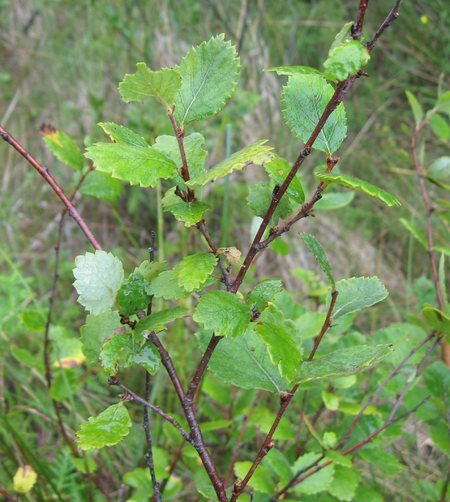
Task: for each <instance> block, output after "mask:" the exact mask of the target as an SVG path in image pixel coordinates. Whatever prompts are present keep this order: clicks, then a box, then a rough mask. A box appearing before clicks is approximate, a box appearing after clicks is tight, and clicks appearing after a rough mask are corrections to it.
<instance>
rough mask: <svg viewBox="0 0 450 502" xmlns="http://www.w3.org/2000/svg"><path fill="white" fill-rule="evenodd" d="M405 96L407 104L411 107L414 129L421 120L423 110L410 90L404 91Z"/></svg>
mask: <svg viewBox="0 0 450 502" xmlns="http://www.w3.org/2000/svg"><path fill="white" fill-rule="evenodd" d="M405 94H406V97H407V98H408V102H409V106H410V107H411V110H412V112H413V115H414V120H415V122H416V129H417V128H418V127H419V125H420V124H421V122H422V120H423V110H422V107H421V106H420V103H419V101H418V100H417V98H416V96H414V94H413V93H412V92H410V91H405Z"/></svg>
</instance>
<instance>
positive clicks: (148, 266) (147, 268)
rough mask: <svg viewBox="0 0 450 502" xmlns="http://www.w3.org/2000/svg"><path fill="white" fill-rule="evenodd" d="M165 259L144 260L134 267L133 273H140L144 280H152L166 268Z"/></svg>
mask: <svg viewBox="0 0 450 502" xmlns="http://www.w3.org/2000/svg"><path fill="white" fill-rule="evenodd" d="M168 264H169V262H167V261H152V262H149V261H148V260H144V261H143V262H142V263H141V264H140V265H139V267H136V268H135V269H134V273H135V274H141V275H142V276H143V277H144V278H145V280H146V281H148V282H152V281H153V279H155V278H156V277H158V275H159V274H161V273H162V272H164V271H165V270H166V269H167V265H168Z"/></svg>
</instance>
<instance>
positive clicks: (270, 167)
mask: <svg viewBox="0 0 450 502" xmlns="http://www.w3.org/2000/svg"><path fill="white" fill-rule="evenodd" d="M273 157H274V159H273V160H272V161H270V162H266V163H265V164H264V169H265V170H266V172H267V174H268V175H269V176H270V177H271V178H272V179H273V180H274V181H275V183H277V184H278V185H280V186H281V185H282V184H283V182H284V180H285V179H286V178H287V175H288V174H289V172H290V171H291V166H290V165H289V163H288V162H287V161H286V160H284V159H283V158H281V157H279V156H278V155H274V156H273ZM286 193H287V195H289V197H291V198H292V199H294V200H295V202H298V203H299V204H303V202H304V201H305V192H304V191H303V187H302V184H301V183H300V180H299V179H298V178H297V176H294V178H293V179H292V181H291V182H290V184H289V186H288V188H287V190H286Z"/></svg>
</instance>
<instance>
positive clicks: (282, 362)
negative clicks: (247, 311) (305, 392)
mask: <svg viewBox="0 0 450 502" xmlns="http://www.w3.org/2000/svg"><path fill="white" fill-rule="evenodd" d="M258 321H259V322H258V325H257V326H256V328H255V331H256V333H258V335H259V336H260V337H261V339H262V341H263V342H264V343H265V344H266V345H267V350H268V351H269V355H270V359H271V360H272V364H274V365H275V366H278V369H279V370H280V375H281V376H282V377H284V378H286V379H287V380H289V381H290V382H291V381H292V380H293V379H294V378H295V375H296V374H298V373H299V372H300V361H301V360H302V356H301V354H300V352H299V351H298V349H297V347H296V344H295V343H294V340H295V338H296V328H295V324H294V322H293V321H292V320H290V319H285V318H284V316H283V312H281V311H280V310H278V309H277V307H275V305H273V304H271V305H269V307H268V308H267V309H266V310H264V312H263V313H262V314H261V316H260V317H259V319H258Z"/></svg>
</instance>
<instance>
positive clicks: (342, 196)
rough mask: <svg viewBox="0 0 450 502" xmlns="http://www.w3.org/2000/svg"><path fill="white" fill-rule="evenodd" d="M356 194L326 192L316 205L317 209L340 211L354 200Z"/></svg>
mask: <svg viewBox="0 0 450 502" xmlns="http://www.w3.org/2000/svg"><path fill="white" fill-rule="evenodd" d="M354 197H355V192H328V191H327V192H325V193H323V194H322V198H321V199H320V200H319V201H317V202H316V203H315V204H314V210H316V209H325V210H330V209H339V208H341V207H345V206H347V205H348V204H350V202H351V201H352V200H353V199H354Z"/></svg>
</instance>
